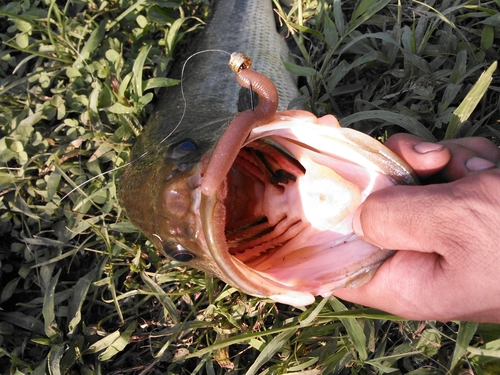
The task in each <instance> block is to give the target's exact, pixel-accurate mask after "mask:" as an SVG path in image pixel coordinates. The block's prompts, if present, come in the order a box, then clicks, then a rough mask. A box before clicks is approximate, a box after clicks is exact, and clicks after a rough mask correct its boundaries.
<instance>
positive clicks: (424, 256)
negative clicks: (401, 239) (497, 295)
mask: <svg viewBox="0 0 500 375" xmlns="http://www.w3.org/2000/svg"><path fill="white" fill-rule="evenodd" d="M438 263H439V256H437V255H436V254H428V253H418V252H406V251H405V252H403V251H399V252H397V253H396V254H395V255H394V257H392V258H390V259H388V260H387V261H386V262H385V263H384V264H382V266H381V267H380V268H379V269H378V270H377V272H376V273H375V275H374V277H373V279H372V280H371V281H370V282H368V283H367V284H365V285H362V286H361V287H358V288H355V289H339V290H336V291H334V293H333V294H334V295H335V296H337V297H339V298H342V299H345V300H348V301H351V302H354V303H359V304H362V305H366V306H370V307H374V308H378V309H381V310H384V311H387V312H389V313H392V314H396V315H399V316H402V317H405V318H407V319H415V320H426V319H433V320H440V319H439V316H437V315H438V312H437V311H428V308H429V307H430V306H434V305H436V302H439V301H435V299H436V298H438V293H439V290H436V288H434V287H432V286H433V284H435V283H436V280H435V278H436V272H435V270H436V265H437V264H438ZM448 310H449V309H448ZM443 320H447V319H446V318H444V319H443Z"/></svg>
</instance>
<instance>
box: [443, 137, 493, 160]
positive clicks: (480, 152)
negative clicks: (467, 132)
mask: <svg viewBox="0 0 500 375" xmlns="http://www.w3.org/2000/svg"><path fill="white" fill-rule="evenodd" d="M439 144H442V145H445V146H447V147H448V146H449V145H450V144H455V145H460V146H462V147H465V148H468V149H470V150H473V151H475V152H476V154H477V156H479V157H481V158H483V159H486V160H489V161H491V162H493V163H495V164H497V163H498V162H500V150H499V149H498V147H497V146H496V145H495V144H494V143H493V142H491V141H490V140H488V139H486V138H483V137H467V138H457V139H453V140H446V141H441V142H439Z"/></svg>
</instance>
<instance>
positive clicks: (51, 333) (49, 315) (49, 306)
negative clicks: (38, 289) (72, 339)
mask: <svg viewBox="0 0 500 375" xmlns="http://www.w3.org/2000/svg"><path fill="white" fill-rule="evenodd" d="M59 275H61V270H59V271H57V274H56V275H55V276H54V277H53V278H52V279H51V280H50V283H49V285H48V286H47V290H46V291H45V295H44V299H43V309H42V313H43V320H44V323H45V325H44V326H45V334H46V335H47V337H48V338H49V339H50V340H51V341H56V338H58V337H59V336H60V332H59V329H58V327H57V322H56V314H55V311H54V308H55V306H54V293H55V289H56V285H57V282H58V280H59Z"/></svg>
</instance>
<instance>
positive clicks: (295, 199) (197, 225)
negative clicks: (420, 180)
mask: <svg viewBox="0 0 500 375" xmlns="http://www.w3.org/2000/svg"><path fill="white" fill-rule="evenodd" d="M206 49H211V50H215V49H218V50H224V51H229V52H233V51H240V50H241V51H245V52H246V53H247V54H248V55H249V56H250V57H251V58H252V59H253V60H254V62H255V63H254V66H252V67H251V68H250V63H249V62H248V64H247V63H246V62H245V63H243V65H241V66H239V65H237V66H236V71H237V72H238V73H237V77H235V74H234V73H233V72H231V70H230V69H229V68H228V67H227V61H228V60H229V58H228V56H227V55H225V54H223V53H216V52H206V53H200V54H196V55H194V56H193V57H192V58H191V59H189V61H188V63H187V64H186V66H185V70H184V80H183V86H182V87H183V89H184V95H183V93H182V92H181V87H176V88H173V89H169V90H168V91H167V92H166V93H165V95H164V96H163V97H162V98H161V101H160V103H159V104H158V105H157V108H156V111H155V112H154V114H153V115H152V116H151V117H150V119H149V120H148V123H147V124H146V127H145V131H144V133H143V134H142V135H141V136H140V137H139V139H138V140H137V143H136V144H135V146H134V148H133V151H132V155H131V160H133V162H132V163H131V165H130V166H128V167H127V168H126V170H125V171H124V173H123V175H122V177H121V180H120V186H119V196H120V200H121V203H122V206H123V207H124V208H125V211H126V213H127V215H128V217H129V218H130V220H131V221H132V222H133V223H134V224H135V225H136V226H137V227H138V228H139V229H140V230H141V231H142V232H144V233H145V234H146V236H147V237H148V238H149V239H150V240H151V241H153V243H154V244H155V246H156V247H157V248H158V249H159V251H160V252H162V253H164V254H166V255H167V256H169V257H171V258H172V259H175V260H177V261H180V262H184V263H186V264H189V265H190V266H192V267H195V268H198V269H200V270H203V271H205V272H208V273H211V274H213V275H215V276H217V277H218V278H220V279H222V280H224V281H225V282H227V283H228V284H230V285H232V286H234V287H236V288H238V289H239V290H241V291H243V292H245V293H248V294H251V295H255V296H260V297H268V298H271V299H273V300H275V301H278V302H282V303H287V304H290V305H295V306H302V305H307V304H310V303H312V302H314V296H316V295H322V296H329V295H331V293H332V291H333V290H334V289H337V288H343V287H356V286H358V285H361V284H363V283H365V282H367V281H368V280H369V279H370V278H371V277H372V275H373V274H374V272H375V271H376V270H377V268H378V267H379V266H380V264H382V263H383V261H384V260H386V259H387V258H388V257H389V256H391V255H392V252H391V251H387V250H382V249H379V248H377V247H376V246H373V245H370V244H367V243H365V242H363V241H362V240H360V239H359V238H358V237H356V236H355V235H354V233H353V230H352V217H353V214H354V211H355V210H356V208H357V207H358V206H359V205H360V204H361V203H362V202H363V200H364V199H365V198H366V197H367V196H368V195H369V194H370V193H371V192H373V191H374V190H377V189H380V188H383V187H386V186H390V185H393V184H415V183H416V177H415V175H414V173H413V172H412V171H411V169H410V168H409V167H408V166H407V165H406V164H405V163H404V162H403V161H402V160H400V159H399V158H398V157H397V156H396V155H395V154H393V153H392V152H391V151H390V150H388V149H387V148H386V147H384V146H383V145H382V144H381V143H379V142H378V141H376V140H374V139H372V138H371V137H369V136H367V135H365V134H363V133H360V132H357V131H355V130H352V129H346V128H341V127H340V126H339V124H338V121H337V120H336V119H335V117H333V116H331V115H327V116H324V117H321V118H317V117H316V116H314V115H313V114H311V113H309V112H306V111H301V110H286V108H287V106H288V103H289V102H290V101H291V100H292V99H293V98H295V97H297V96H298V90H297V87H296V83H295V80H294V78H293V77H292V76H291V75H290V74H289V73H288V72H287V71H286V70H285V68H284V65H283V61H286V60H288V55H289V52H288V49H287V46H286V44H285V43H284V41H283V38H282V37H281V36H280V35H279V34H278V33H277V32H276V28H275V21H274V17H273V10H272V3H271V1H270V0H259V1H241V0H240V1H238V0H232V1H228V0H225V1H223V2H222V1H220V2H218V4H217V6H216V9H215V11H214V14H213V17H212V20H211V21H210V23H209V25H208V27H207V28H206V29H205V30H204V31H203V32H202V35H201V36H200V37H199V39H198V40H197V42H196V45H195V46H194V49H193V52H196V51H201V50H206ZM245 61H246V60H245ZM245 68H248V69H245ZM238 69H239V70H238ZM256 72H259V73H261V74H260V75H258V77H257V78H249V81H247V82H246V83H241V84H242V85H246V86H248V87H251V89H252V90H253V91H255V92H256V93H258V95H259V98H260V100H259V103H258V104H257V105H256V103H254V104H253V107H252V108H251V109H247V108H248V100H247V101H246V102H247V105H246V106H245V105H244V104H242V102H244V101H242V100H241V99H240V97H242V95H240V91H243V92H245V93H247V92H248V91H249V90H248V89H247V88H242V86H240V84H238V82H237V79H236V78H238V80H239V81H240V82H242V81H241V80H242V79H243V78H241V77H242V76H243V75H245V74H247V73H248V74H253V73H256ZM252 77H253V76H252ZM263 82H264V83H263ZM250 101H251V100H250ZM238 103H239V104H238ZM244 109H246V111H244V112H242V110H244ZM237 113H239V114H238V115H237Z"/></svg>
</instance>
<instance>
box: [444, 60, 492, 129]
mask: <svg viewBox="0 0 500 375" xmlns="http://www.w3.org/2000/svg"><path fill="white" fill-rule="evenodd" d="M497 65H498V64H497V62H496V61H495V62H494V63H493V64H491V65H490V67H489V68H488V69H487V70H486V72H484V73H483V74H481V76H480V77H479V79H478V81H477V82H476V84H475V85H474V86H473V87H472V88H471V90H470V91H469V93H468V94H467V96H466V97H465V98H464V100H463V101H462V103H460V105H459V106H458V108H457V109H456V110H455V111H454V112H453V116H452V118H451V121H450V123H449V125H448V128H447V129H446V135H445V137H444V138H445V139H452V138H456V137H458V135H459V134H460V131H461V129H462V125H463V124H464V123H465V121H467V119H468V118H469V117H470V115H471V113H472V112H473V111H474V109H476V106H477V105H478V104H479V101H480V100H481V99H482V98H483V96H484V94H485V93H486V90H488V87H489V86H490V83H491V81H492V79H493V77H492V76H493V73H494V72H495V70H497Z"/></svg>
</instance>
